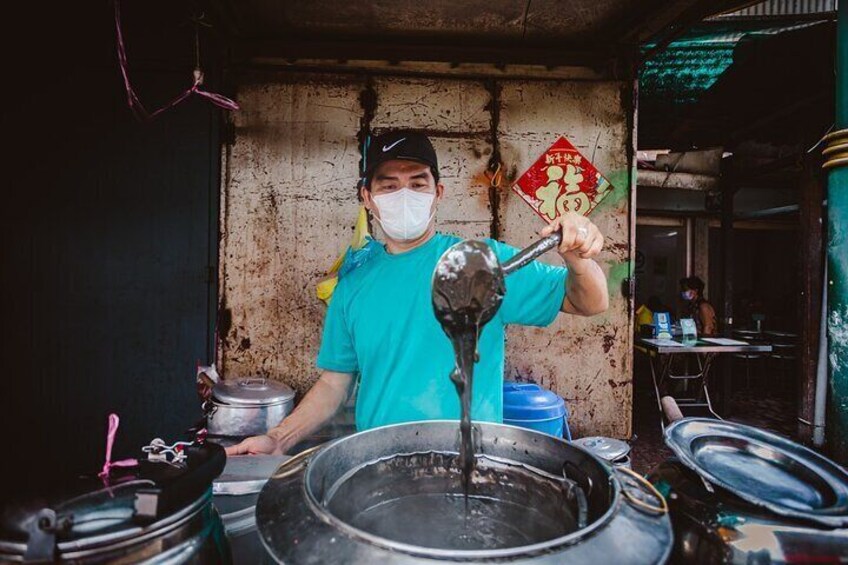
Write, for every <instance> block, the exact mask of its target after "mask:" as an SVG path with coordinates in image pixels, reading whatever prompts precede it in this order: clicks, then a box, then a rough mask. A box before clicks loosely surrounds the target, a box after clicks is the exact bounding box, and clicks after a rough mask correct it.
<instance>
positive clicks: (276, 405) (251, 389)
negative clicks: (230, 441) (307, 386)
mask: <svg viewBox="0 0 848 565" xmlns="http://www.w3.org/2000/svg"><path fill="white" fill-rule="evenodd" d="M293 408H294V390H292V388H291V387H289V386H287V385H285V384H283V383H280V382H277V381H272V380H268V379H265V378H247V379H231V380H223V381H219V382H218V383H216V384H215V385H214V388H213V389H212V395H211V398H210V399H209V400H207V401H206V402H205V403H204V410H205V411H206V428H207V430H208V432H209V434H211V435H215V436H231V437H245V436H252V435H258V434H264V433H265V432H266V431H268V430H269V429H270V428H273V427H274V426H276V425H277V424H279V423H280V421H281V420H282V419H283V418H285V417H286V416H288V415H289V414H290V413H291V411H292V409H293Z"/></svg>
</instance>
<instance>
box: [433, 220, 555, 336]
mask: <svg viewBox="0 0 848 565" xmlns="http://www.w3.org/2000/svg"><path fill="white" fill-rule="evenodd" d="M561 242H562V233H560V232H556V233H553V234H551V235H549V236H547V237H545V238H542V239H540V240H539V241H537V242H536V243H534V244H533V245H531V246H529V247H527V248H525V249H523V250H521V251H519V252H518V253H516V254H515V256H513V257H512V258H510V259H509V260H507V261H506V262H504V264H503V265H501V264H500V261H498V258H497V256H496V255H495V253H494V251H492V248H491V247H489V246H488V245H486V244H485V243H483V242H482V241H476V240H466V241H461V242H459V243H457V244H456V245H453V246H451V247H450V248H449V249H448V250H447V251H445V252H444V254H443V255H442V257H441V258H440V259H439V262H438V263H437V264H436V269H435V271H434V272H433V291H432V299H433V310H434V312H435V314H436V319H437V320H439V323H440V324H441V325H442V327H443V328H444V330H445V332H446V333H447V334H448V336H451V335H452V334H453V333H455V331H456V330H457V329H458V328H460V327H466V328H467V327H476V328H478V330H479V328H482V327H483V326H484V325H485V324H486V323H487V322H489V320H491V319H492V318H493V317H494V316H495V314H496V313H497V311H498V309H499V308H500V306H501V302H503V297H504V294H505V293H506V287H505V285H504V278H505V277H506V276H507V275H509V274H510V273H512V272H514V271H517V270H518V269H520V268H521V267H524V266H526V265H527V264H528V263H530V262H531V261H533V260H534V259H536V258H537V257H539V256H540V255H542V254H543V253H546V252H547V251H550V250H551V249H554V248H556V247H557V246H558V245H559V244H560V243H561Z"/></svg>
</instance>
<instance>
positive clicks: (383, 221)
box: [374, 188, 436, 241]
mask: <svg viewBox="0 0 848 565" xmlns="http://www.w3.org/2000/svg"><path fill="white" fill-rule="evenodd" d="M435 198H436V195H435V194H430V193H426V192H416V191H415V190H411V189H409V188H401V189H400V190H395V191H394V192H390V193H389V194H380V195H379V196H375V197H374V204H375V205H376V206H377V210H379V212H380V217H379V218H376V216H375V218H376V219H377V221H378V222H380V226H381V227H382V228H383V231H384V232H386V235H387V236H389V237H390V238H392V239H395V240H398V241H407V240H410V239H417V238H419V237H421V235H422V234H423V233H424V232H425V231H427V226H429V225H430V220H432V219H433V216H434V215H435V214H436V211H435V210H433V212H432V213H431V212H430V208H431V207H432V206H433V200H434V199H435Z"/></svg>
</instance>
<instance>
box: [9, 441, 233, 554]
mask: <svg viewBox="0 0 848 565" xmlns="http://www.w3.org/2000/svg"><path fill="white" fill-rule="evenodd" d="M160 441H161V440H160ZM156 445H157V444H155V443H151V446H153V447H155V446H156ZM159 445H164V443H160V444H159ZM179 453H180V456H181V459H180V460H179V462H177V461H176V460H174V461H170V462H168V461H167V459H163V460H162V461H156V460H155V458H151V459H149V460H146V461H141V462H140V463H139V464H138V465H137V466H135V467H131V468H129V469H127V470H124V471H122V472H121V473H118V474H117V475H116V476H106V477H105V478H99V477H97V476H87V477H73V476H71V477H66V476H57V477H55V478H54V480H52V481H51V482H50V483H49V484H44V485H37V486H38V490H36V491H34V492H29V491H28V490H27V489H24V490H23V491H22V492H19V493H16V494H14V495H12V496H11V497H8V498H6V499H5V500H4V501H3V504H2V508H0V510H2V511H0V563H9V562H12V563H14V562H37V563H47V562H56V563H76V564H83V565H88V564H92V565H93V564H100V563H116V562H120V563H146V564H159V563H168V564H172V563H174V564H202V563H228V562H229V561H230V549H229V545H228V544H227V540H226V538H225V537H224V535H223V525H222V523H221V519H220V518H219V517H218V513H217V512H216V511H215V508H214V507H213V506H212V489H211V485H212V480H213V479H214V477H216V476H217V475H218V474H219V473H220V472H221V470H222V468H223V467H224V462H225V459H226V457H225V455H224V450H223V449H222V448H221V447H220V446H217V445H214V444H211V443H206V444H204V445H199V444H194V445H190V446H188V447H180V448H179ZM4 498H5V497H4Z"/></svg>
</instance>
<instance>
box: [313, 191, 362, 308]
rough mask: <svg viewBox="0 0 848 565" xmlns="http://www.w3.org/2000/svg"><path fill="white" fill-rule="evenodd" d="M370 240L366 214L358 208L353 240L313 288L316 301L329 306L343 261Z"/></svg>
mask: <svg viewBox="0 0 848 565" xmlns="http://www.w3.org/2000/svg"><path fill="white" fill-rule="evenodd" d="M370 239H371V234H370V233H369V232H368V213H367V212H366V210H365V206H360V207H359V215H358V216H357V218H356V226H354V228H353V238H352V239H351V241H350V246H349V247H348V249H346V250H345V251H344V252H343V253H342V254H341V255H339V257H338V259H336V261H335V262H334V263H333V265H332V266H331V267H330V270H329V271H327V277H326V278H324V279H323V280H321V282H319V283H318V286H317V287H316V288H315V294H316V295H317V296H318V300H321V301H322V302H324V303H325V304H330V298H332V296H333V291H335V290H336V285H337V284H339V270H340V269H341V268H342V265H343V264H344V262H345V259H346V258H348V257H350V253H351V251H359V250H360V249H362V248H363V247H365V245H366V244H367V243H368V241H369V240H370Z"/></svg>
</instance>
